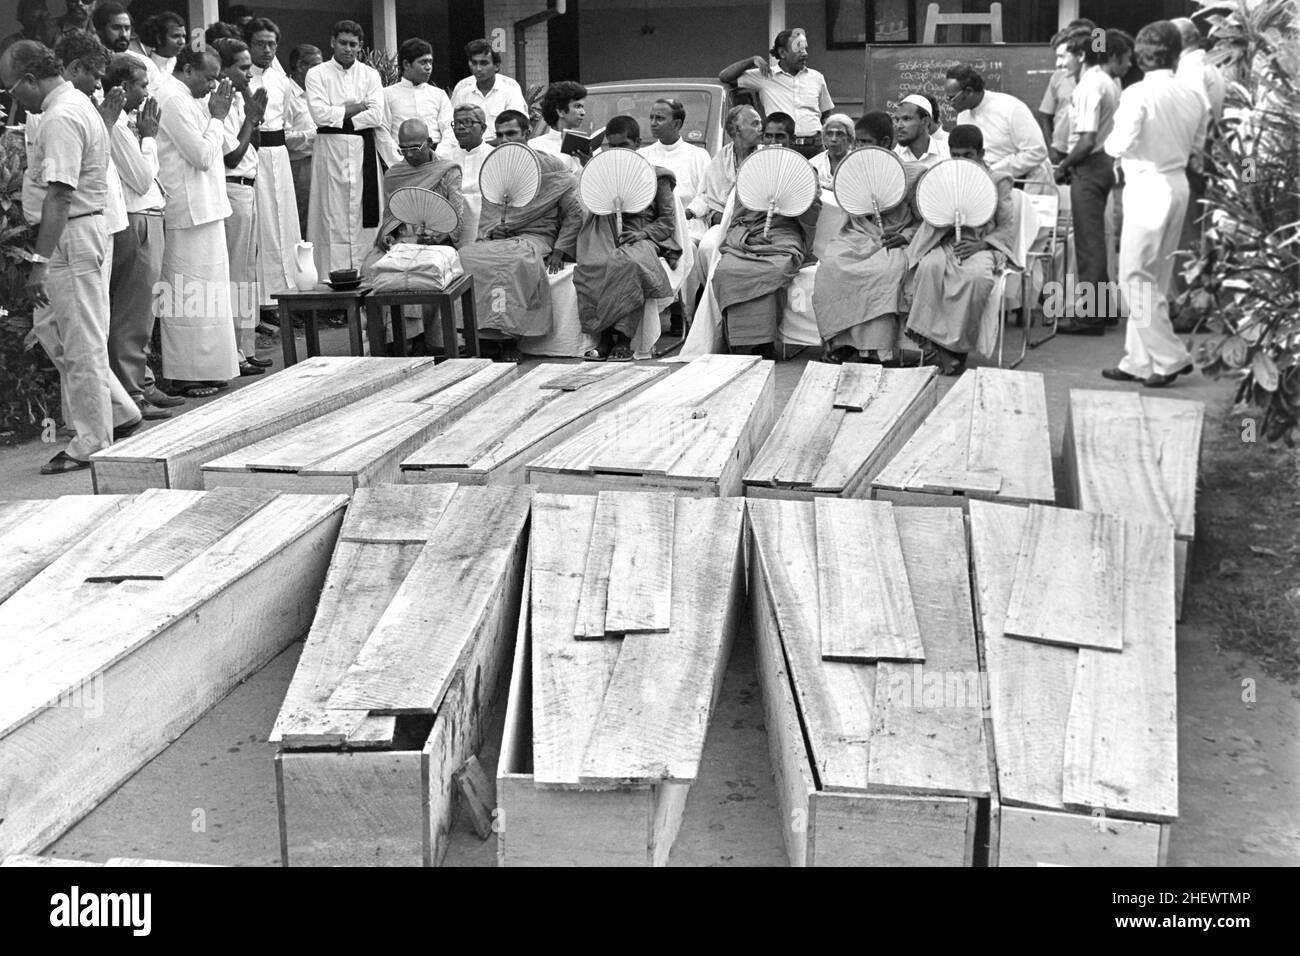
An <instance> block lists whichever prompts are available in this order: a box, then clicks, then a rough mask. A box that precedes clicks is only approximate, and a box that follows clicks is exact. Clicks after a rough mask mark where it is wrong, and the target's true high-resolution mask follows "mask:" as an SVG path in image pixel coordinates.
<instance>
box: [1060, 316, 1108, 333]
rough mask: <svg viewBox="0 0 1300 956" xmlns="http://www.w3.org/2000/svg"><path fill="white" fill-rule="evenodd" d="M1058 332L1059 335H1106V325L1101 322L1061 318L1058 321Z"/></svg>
mask: <svg viewBox="0 0 1300 956" xmlns="http://www.w3.org/2000/svg"><path fill="white" fill-rule="evenodd" d="M1056 333H1057V335H1105V334H1106V326H1105V325H1103V324H1102V323H1100V322H1080V321H1079V320H1078V319H1061V320H1060V321H1059V322H1057V323H1056Z"/></svg>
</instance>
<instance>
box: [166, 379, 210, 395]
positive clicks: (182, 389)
mask: <svg viewBox="0 0 1300 956" xmlns="http://www.w3.org/2000/svg"><path fill="white" fill-rule="evenodd" d="M172 388H173V389H175V390H176V391H177V392H179V393H180V394H181V395H184V396H185V397H186V398H208V397H209V396H212V395H215V394H217V391H218V389H217V386H216V385H213V384H212V383H210V382H172Z"/></svg>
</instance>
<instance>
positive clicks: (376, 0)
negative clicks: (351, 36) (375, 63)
mask: <svg viewBox="0 0 1300 956" xmlns="http://www.w3.org/2000/svg"><path fill="white" fill-rule="evenodd" d="M370 16H371V21H370V22H371V23H373V24H374V31H375V39H374V41H373V42H374V45H375V48H376V49H379V50H387V51H388V52H389V53H391V54H393V55H394V56H396V55H397V47H398V44H399V43H400V42H401V41H399V40H398V39H397V0H371V10H370Z"/></svg>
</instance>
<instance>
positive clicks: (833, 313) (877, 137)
mask: <svg viewBox="0 0 1300 956" xmlns="http://www.w3.org/2000/svg"><path fill="white" fill-rule="evenodd" d="M833 118H834V117H832V119H833ZM830 127H831V123H830V120H827V121H826V128H827V130H829V129H830ZM857 140H858V143H859V145H861V146H880V147H883V148H884V149H893V147H894V129H893V124H892V121H891V120H890V118H889V114H888V113H882V112H880V111H879V110H877V111H873V112H871V113H868V114H867V115H866V116H864V117H862V120H861V121H860V122H859V124H858V128H857ZM815 158H816V157H814V159H815ZM903 170H904V172H905V173H906V176H907V197H906V198H905V199H904V200H903V203H902V205H900V206H898V207H897V208H895V209H891V210H890V211H888V212H885V213H882V214H881V216H880V222H877V221H876V219H875V217H874V216H872V215H863V216H848V215H846V216H845V219H844V225H843V226H842V227H841V228H840V232H839V233H838V234H837V235H836V236H835V237H834V238H833V239H831V241H830V242H828V243H827V244H826V249H825V250H824V255H823V256H822V258H821V260H820V264H819V265H818V266H817V278H816V279H815V281H814V284H813V313H814V314H815V315H816V316H817V328H818V330H819V331H820V332H821V337H822V341H823V342H824V343H825V344H824V350H823V353H822V361H823V362H832V363H835V364H839V363H841V362H848V361H860V360H861V359H864V358H865V359H866V360H867V361H877V360H879V361H891V360H892V359H893V357H894V356H893V352H894V350H895V349H896V348H897V347H898V314H899V312H900V311H902V300H903V280H904V278H905V276H906V274H907V244H908V243H909V242H911V241H912V237H913V236H915V235H916V231H917V229H918V228H920V225H921V217H920V216H919V215H917V213H916V210H915V208H914V207H913V198H914V194H915V189H916V181H917V180H918V179H920V177H921V173H923V172H925V167H924V166H922V165H921V164H919V163H904V164H903Z"/></svg>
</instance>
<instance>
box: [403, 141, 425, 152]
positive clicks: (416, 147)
mask: <svg viewBox="0 0 1300 956" xmlns="http://www.w3.org/2000/svg"><path fill="white" fill-rule="evenodd" d="M422 149H424V143H416V144H415V145H414V146H398V147H397V151H398V152H399V153H418V152H419V151H420V150H422Z"/></svg>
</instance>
